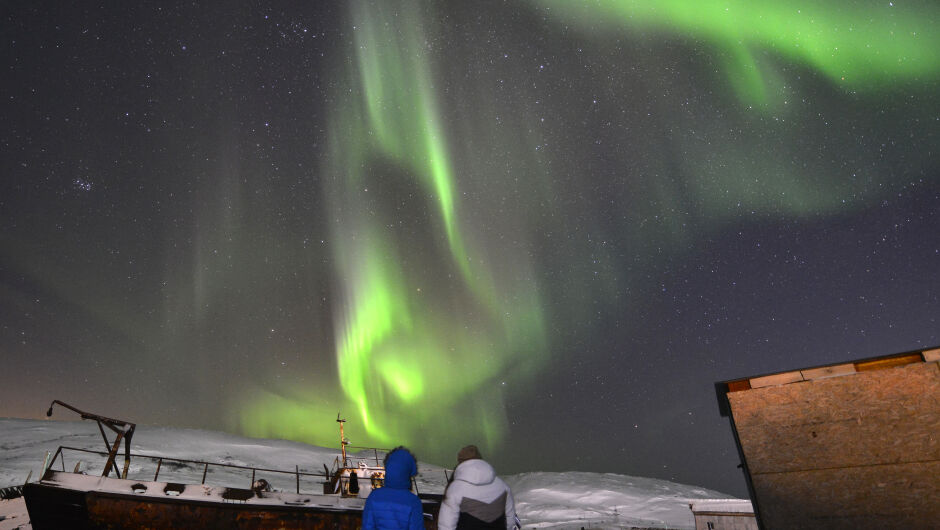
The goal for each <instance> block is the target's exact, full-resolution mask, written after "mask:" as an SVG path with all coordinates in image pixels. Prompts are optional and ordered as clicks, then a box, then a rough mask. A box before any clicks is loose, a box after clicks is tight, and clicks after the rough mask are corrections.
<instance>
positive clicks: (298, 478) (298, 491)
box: [294, 465, 300, 495]
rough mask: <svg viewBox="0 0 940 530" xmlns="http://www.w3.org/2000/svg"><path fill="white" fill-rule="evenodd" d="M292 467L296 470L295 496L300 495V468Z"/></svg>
mask: <svg viewBox="0 0 940 530" xmlns="http://www.w3.org/2000/svg"><path fill="white" fill-rule="evenodd" d="M294 467H295V468H296V473H297V495H300V466H299V465H295V466H294Z"/></svg>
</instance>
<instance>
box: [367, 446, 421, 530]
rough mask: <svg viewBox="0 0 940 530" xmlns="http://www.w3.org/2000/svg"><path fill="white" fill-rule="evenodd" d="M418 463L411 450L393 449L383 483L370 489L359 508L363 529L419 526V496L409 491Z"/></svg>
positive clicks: (417, 529)
mask: <svg viewBox="0 0 940 530" xmlns="http://www.w3.org/2000/svg"><path fill="white" fill-rule="evenodd" d="M417 474H418V466H417V464H416V463H415V459H414V457H413V456H411V453H410V452H408V451H407V450H405V449H396V450H394V451H392V452H391V453H389V454H388V457H387V458H386V461H385V485H384V486H382V487H381V488H379V489H375V490H372V493H370V494H369V498H367V499H366V507H365V509H364V510H363V511H362V530H421V529H423V528H424V514H423V513H422V509H421V500H420V499H418V496H417V495H415V494H414V493H411V477H413V476H415V475H417Z"/></svg>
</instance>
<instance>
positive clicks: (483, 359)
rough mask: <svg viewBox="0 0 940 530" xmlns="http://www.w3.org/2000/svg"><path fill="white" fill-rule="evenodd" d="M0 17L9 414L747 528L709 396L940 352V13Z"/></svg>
mask: <svg viewBox="0 0 940 530" xmlns="http://www.w3.org/2000/svg"><path fill="white" fill-rule="evenodd" d="M0 16H2V19H0V24H2V39H3V44H2V46H0V58H2V66H3V71H4V75H3V82H2V83H0V109H2V110H0V152H2V156H0V167H2V177H0V226H2V232H0V356H2V359H3V364H4V365H5V369H4V370H3V372H4V375H3V385H0V416H11V417H27V418H34V417H40V416H42V414H43V412H44V411H45V408H46V407H47V405H48V403H49V402H50V401H51V400H52V399H62V400H64V401H67V402H69V403H72V404H74V405H76V406H79V407H81V408H85V409H86V410H90V411H94V412H98V413H101V414H106V415H110V416H114V417H118V418H122V419H127V420H131V421H136V422H137V423H140V424H163V425H174V426H186V427H202V428H207V429H217V430H225V431H230V432H236V433H240V434H247V435H252V436H261V437H266V438H286V439H294V440H300V441H306V442H310V443H315V444H319V445H332V446H336V445H337V439H338V434H337V432H336V423H335V421H334V420H335V419H336V415H337V413H338V412H339V413H341V414H342V415H343V417H345V418H346V419H347V420H348V423H347V424H346V426H347V429H346V432H347V436H348V437H349V438H350V440H351V442H352V444H353V445H361V446H379V447H389V446H395V445H399V444H406V445H409V446H410V447H412V448H413V449H414V450H415V452H416V453H417V454H418V456H419V458H420V459H421V460H424V461H429V462H435V463H439V464H450V465H452V464H453V459H454V456H453V455H454V454H455V452H456V450H457V449H458V448H459V447H461V446H462V445H465V444H467V443H476V444H478V445H479V446H480V447H481V448H482V450H483V453H484V456H486V457H488V459H489V460H491V461H492V462H493V463H494V464H495V465H496V467H497V469H498V470H499V471H500V472H501V473H507V474H508V473H518V472H523V471H534V470H540V471H565V470H580V471H604V472H615V473H624V474H631V475H640V476H649V477H656V478H664V479H669V480H674V481H678V482H683V483H687V484H696V485H701V486H706V487H710V488H714V489H718V490H721V491H725V492H728V493H730V494H736V495H742V496H743V495H746V490H745V486H744V480H743V476H742V475H741V471H740V470H739V469H737V467H736V466H737V464H738V455H737V450H736V447H735V445H734V441H733V437H732V434H731V429H730V426H729V424H728V421H727V419H726V418H722V417H720V416H719V413H718V408H717V402H716V399H715V395H714V386H713V384H714V382H716V381H720V380H726V379H733V378H737V377H744V376H749V375H757V374H762V373H768V372H773V371H780V370H789V369H795V368H801V367H807V366H814V365H820V364H826V363H834V362H842V361H846V360H851V359H856V358H861V357H868V356H874V355H881V354H888V353H896V352H901V351H907V350H912V349H917V348H922V347H929V346H935V345H937V344H938V343H940V323H938V317H940V275H938V274H937V273H938V271H940V163H938V161H937V154H938V149H940V136H938V134H940V34H938V32H937V30H936V27H937V25H938V23H940V7H938V5H937V4H936V3H935V2H933V1H910V2H908V1H895V2H888V1H877V2H875V1H864V2H860V1H845V0H825V1H820V2H788V1H777V0H773V1H763V0H752V1H738V0H723V1H717V0H714V1H713V0H699V1H695V2H692V1H680V0H663V1H662V2H639V1H632V0H621V1H617V0H607V1H604V0H597V1H587V0H584V1H582V0H570V1H568V0H513V1H509V0H507V1H480V2H446V3H445V2H433V1H430V0H384V1H381V2H378V1H374V2H373V1H365V0H353V1H349V2H278V3H267V2H257V1H253V2H225V3H205V2H200V1H194V2H187V3H170V2H125V3H97V2H82V3H78V4H77V5H65V4H61V3H58V2H13V3H8V4H7V5H6V6H5V7H4V9H3V10H2V12H0ZM63 419H65V418H63ZM68 419H72V418H68Z"/></svg>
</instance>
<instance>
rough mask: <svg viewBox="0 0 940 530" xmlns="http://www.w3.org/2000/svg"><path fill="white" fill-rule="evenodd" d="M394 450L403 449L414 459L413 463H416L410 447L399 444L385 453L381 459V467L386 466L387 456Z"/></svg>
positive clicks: (416, 460)
mask: <svg viewBox="0 0 940 530" xmlns="http://www.w3.org/2000/svg"><path fill="white" fill-rule="evenodd" d="M395 451H405V452H406V453H408V454H409V455H411V458H413V459H414V461H415V464H416V465H417V463H418V459H417V457H415V454H414V453H412V452H411V449H408V448H407V447H405V446H404V445H399V446H398V447H396V448H394V449H392V450H391V451H389V452H387V453H385V459H384V460H382V467H388V457H389V456H390V455H391V454H392V453H394V452H395Z"/></svg>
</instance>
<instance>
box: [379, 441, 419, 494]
mask: <svg viewBox="0 0 940 530" xmlns="http://www.w3.org/2000/svg"><path fill="white" fill-rule="evenodd" d="M417 474H418V465H417V464H416V463H415V459H414V457H413V456H411V453H410V452H408V451H407V450H404V449H396V450H395V451H392V452H391V453H389V454H388V457H387V460H386V461H385V487H386V488H394V489H400V490H410V489H411V477H413V476H415V475H417Z"/></svg>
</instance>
